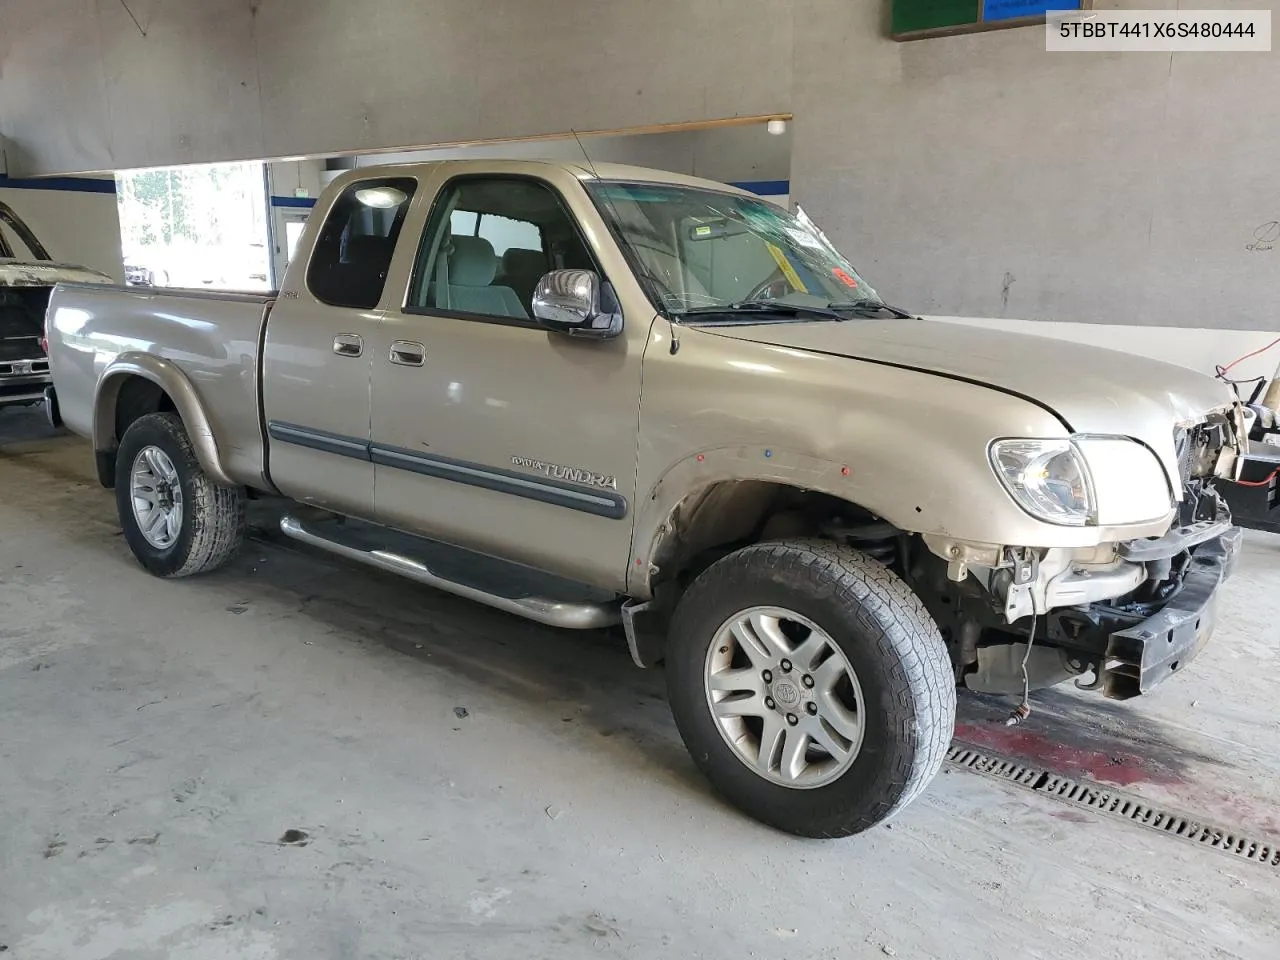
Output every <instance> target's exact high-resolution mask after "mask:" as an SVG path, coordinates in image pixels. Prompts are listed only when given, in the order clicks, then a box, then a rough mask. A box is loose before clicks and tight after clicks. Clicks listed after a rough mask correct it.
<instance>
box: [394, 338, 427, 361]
mask: <svg viewBox="0 0 1280 960" xmlns="http://www.w3.org/2000/svg"><path fill="white" fill-rule="evenodd" d="M387 359H388V360H390V361H391V362H392V363H398V364H400V365H401V366H405V367H420V366H422V365H423V364H424V363H426V362H427V348H426V347H424V346H423V345H422V344H420V343H418V341H417V340H392V341H391V355H390V356H389V357H388V358H387Z"/></svg>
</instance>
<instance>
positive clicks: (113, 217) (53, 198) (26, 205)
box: [0, 180, 124, 283]
mask: <svg viewBox="0 0 1280 960" xmlns="http://www.w3.org/2000/svg"><path fill="white" fill-rule="evenodd" d="M0 201H3V202H4V203H7V204H8V205H9V206H10V207H12V208H13V209H14V210H15V211H16V212H17V214H18V216H19V217H21V218H22V219H23V220H24V221H25V222H26V224H27V225H28V226H29V227H31V229H32V231H33V232H34V233H35V235H36V238H37V239H38V240H39V241H40V242H41V243H42V244H44V246H45V249H47V250H48V251H49V255H50V256H51V257H53V258H54V259H55V260H61V261H63V262H66V263H74V264H79V265H80V266H85V267H92V268H94V269H95V270H101V271H102V272H104V273H106V274H109V275H110V276H112V277H114V278H115V279H116V280H117V281H118V282H120V283H123V282H124V265H123V263H122V261H121V257H120V213H119V210H118V208H117V206H116V195H115V193H88V192H82V191H78V190H68V189H38V188H37V189H30V188H25V187H24V188H23V189H12V188H6V187H5V186H4V181H3V180H0ZM15 252H19V255H20V256H22V255H24V254H23V253H21V251H15Z"/></svg>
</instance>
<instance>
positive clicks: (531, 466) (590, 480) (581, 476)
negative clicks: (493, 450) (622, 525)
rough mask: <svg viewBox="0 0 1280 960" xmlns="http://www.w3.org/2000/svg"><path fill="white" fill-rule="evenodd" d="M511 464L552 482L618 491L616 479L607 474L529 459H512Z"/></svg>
mask: <svg viewBox="0 0 1280 960" xmlns="http://www.w3.org/2000/svg"><path fill="white" fill-rule="evenodd" d="M511 462H512V464H514V465H515V466H517V467H524V468H525V469H526V470H537V471H538V472H539V473H543V474H546V475H547V476H548V477H550V478H551V479H552V480H565V481H567V482H569V483H581V484H586V485H587V486H589V487H606V488H608V489H610V490H617V489H618V478H617V477H611V476H608V475H607V474H603V473H593V472H592V471H590V470H582V469H579V468H578V467H562V466H561V465H560V464H558V463H547V462H546V461H544V460H533V459H530V458H529V457H512V458H511Z"/></svg>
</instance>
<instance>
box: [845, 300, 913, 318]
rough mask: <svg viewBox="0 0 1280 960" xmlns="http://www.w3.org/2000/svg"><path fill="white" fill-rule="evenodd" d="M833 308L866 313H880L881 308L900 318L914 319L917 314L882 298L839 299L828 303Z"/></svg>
mask: <svg viewBox="0 0 1280 960" xmlns="http://www.w3.org/2000/svg"><path fill="white" fill-rule="evenodd" d="M827 307H828V309H831V310H852V311H853V312H854V313H861V314H866V315H871V314H876V313H879V312H880V311H881V310H887V311H888V312H889V313H892V314H893V315H894V316H895V317H897V318H898V319H899V320H914V319H915V314H911V313H907V311H905V310H903V309H902V308H900V307H895V306H891V305H890V304H887V303H885V302H884V301H882V300H838V301H834V302H832V303H829V304H827Z"/></svg>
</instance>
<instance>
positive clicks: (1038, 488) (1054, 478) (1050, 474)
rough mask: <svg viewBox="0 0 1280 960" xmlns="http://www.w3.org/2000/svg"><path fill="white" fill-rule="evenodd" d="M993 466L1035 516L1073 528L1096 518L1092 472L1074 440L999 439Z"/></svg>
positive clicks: (1027, 509)
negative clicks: (1094, 515)
mask: <svg viewBox="0 0 1280 960" xmlns="http://www.w3.org/2000/svg"><path fill="white" fill-rule="evenodd" d="M991 465H992V466H993V467H995V470H996V476H998V477H999V478H1000V481H1001V482H1002V483H1003V484H1004V486H1005V489H1006V490H1008V491H1009V492H1010V493H1011V494H1013V499H1014V500H1016V501H1017V502H1018V505H1019V506H1021V507H1022V509H1024V510H1026V511H1027V513H1029V514H1031V515H1032V516H1033V517H1038V518H1039V519H1041V520H1046V521H1048V522H1049V523H1057V524H1063V525H1066V526H1073V527H1082V526H1084V525H1085V524H1086V523H1088V522H1089V521H1090V520H1091V519H1092V518H1093V512H1094V510H1093V489H1092V480H1091V479H1090V477H1089V469H1088V467H1086V466H1085V463H1084V459H1083V458H1082V457H1081V456H1080V453H1079V451H1077V450H1076V448H1075V445H1074V444H1072V442H1071V441H1070V440H1065V439H1064V440H997V441H996V442H995V443H993V444H992V445H991Z"/></svg>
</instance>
